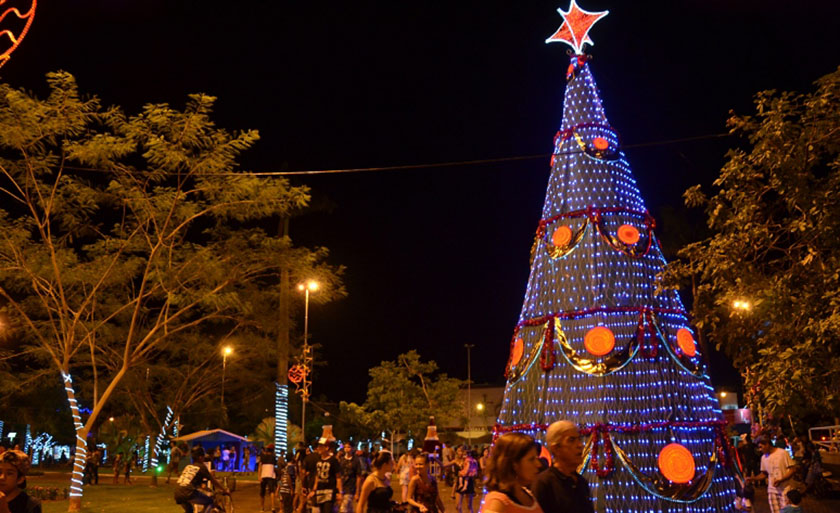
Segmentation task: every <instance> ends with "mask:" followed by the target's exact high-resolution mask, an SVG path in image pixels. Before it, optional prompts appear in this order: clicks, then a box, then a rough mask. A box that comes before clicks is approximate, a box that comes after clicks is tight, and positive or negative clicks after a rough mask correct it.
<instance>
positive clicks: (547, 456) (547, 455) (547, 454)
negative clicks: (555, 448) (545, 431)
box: [539, 444, 551, 464]
mask: <svg viewBox="0 0 840 513" xmlns="http://www.w3.org/2000/svg"><path fill="white" fill-rule="evenodd" d="M539 457H540V458H545V461H547V462H548V463H549V464H551V453H550V452H548V449H546V447H545V445H542V444H540V456H539Z"/></svg>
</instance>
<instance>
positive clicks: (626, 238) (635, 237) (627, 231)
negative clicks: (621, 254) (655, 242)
mask: <svg viewBox="0 0 840 513" xmlns="http://www.w3.org/2000/svg"><path fill="white" fill-rule="evenodd" d="M618 240H620V241H621V242H623V243H625V244H635V243H637V242H639V230H637V229H636V227H635V226H633V225H630V224H623V225H621V226H619V227H618Z"/></svg>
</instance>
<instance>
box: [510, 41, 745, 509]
mask: <svg viewBox="0 0 840 513" xmlns="http://www.w3.org/2000/svg"><path fill="white" fill-rule="evenodd" d="M596 139H603V141H598V145H599V146H600V147H601V148H606V149H604V150H599V151H594V148H595V146H594V141H595V140H596ZM582 149H583V151H581V150H582ZM593 210H602V211H604V212H609V213H608V214H603V215H599V216H598V223H597V224H596V225H595V226H597V227H598V229H592V228H593V227H594V226H593V227H590V229H588V230H586V231H585V233H583V236H582V237H581V238H580V240H579V241H577V245H576V246H575V248H574V251H571V252H567V253H565V254H564V255H563V256H560V257H552V256H551V255H550V251H549V249H550V248H548V247H547V245H548V244H551V243H552V239H551V234H552V233H553V231H554V230H555V229H557V227H559V226H568V227H569V228H570V229H571V230H572V232H573V233H577V231H578V230H579V229H580V226H581V223H582V220H581V218H580V217H579V216H578V217H576V216H575V215H574V213H575V212H590V213H591V212H592V211H593ZM646 213H647V209H646V207H645V203H644V201H643V199H642V196H641V194H640V192H639V189H638V186H637V184H636V181H635V180H634V178H633V176H632V173H631V170H630V166H629V164H628V163H627V161H626V158H625V155H624V152H623V151H622V150H621V140H620V137H619V135H618V132H617V131H616V130H615V129H613V128H612V127H611V125H610V123H609V121H608V119H607V117H606V114H605V111H604V108H603V105H602V102H601V99H600V97H599V95H598V89H597V86H596V84H595V81H594V79H593V77H592V74H591V72H590V69H589V65H588V63H587V59H586V58H585V56H583V57H582V56H577V55H576V56H574V57H572V63H571V65H570V73H569V80H568V83H567V87H566V93H565V99H564V110H563V121H562V125H561V128H560V131H559V132H558V135H557V137H555V141H554V155H553V158H552V172H551V176H550V178H549V180H548V187H547V190H546V196H545V203H544V206H543V211H542V216H541V217H542V219H543V220H547V222H543V223H541V225H540V226H541V229H542V230H543V231H542V232H540V231H539V230H538V238H540V239H539V240H541V241H542V242H540V243H539V244H538V245H536V246H535V250H534V254H533V263H532V266H531V275H530V277H529V279H528V283H527V287H526V292H525V299H524V302H523V305H522V311H521V313H520V317H519V322H518V325H517V329H516V331H515V336H514V338H521V339H522V341H523V349H524V350H523V354H524V355H532V354H534V353H533V351H534V350H535V349H539V344H540V343H541V342H542V341H543V340H544V338H545V336H546V333H547V331H546V326H545V319H551V322H554V321H553V319H554V318H555V317H556V318H557V319H560V323H561V325H562V334H563V335H565V337H566V339H567V341H568V344H569V345H570V346H571V347H572V348H573V349H574V350H575V351H576V352H577V353H579V354H581V353H582V354H587V355H588V353H587V352H586V349H585V347H584V344H583V341H584V337H585V335H586V333H587V332H588V331H589V330H590V329H592V328H593V327H596V326H604V327H606V328H608V329H610V330H611V331H612V333H613V334H614V335H615V340H616V349H615V350H618V349H620V348H621V347H624V346H625V342H623V341H626V340H631V339H632V338H633V337H639V336H643V337H645V338H644V342H645V343H644V344H642V346H641V349H640V351H639V353H638V354H636V355H635V357H634V358H632V360H630V361H629V363H627V364H626V365H625V366H623V367H621V368H620V369H617V370H614V372H611V373H609V374H605V375H591V374H588V373H586V372H581V371H580V370H577V369H575V368H574V367H572V365H571V364H570V362H569V361H568V360H567V359H565V358H564V357H562V356H561V355H559V354H555V355H554V356H555V357H554V362H555V363H554V364H553V366H549V367H547V368H548V369H549V370H548V371H547V372H546V371H544V370H543V367H541V366H539V365H533V363H534V361H535V360H533V359H531V360H529V359H527V358H525V357H523V358H522V359H521V360H520V361H521V364H520V365H521V366H522V369H517V370H516V371H515V372H513V373H511V379H510V380H509V382H508V384H507V387H506V390H505V396H504V400H503V404H502V408H501V413H500V415H499V419H498V422H499V425H500V426H501V427H502V428H503V427H504V426H515V429H517V430H518V431H522V432H525V433H527V434H530V435H532V436H534V437H536V438H537V439H543V437H544V431H543V426H545V425H547V424H550V423H551V422H554V421H557V420H561V419H570V420H573V421H574V422H576V423H578V424H580V425H581V426H593V425H616V426H627V427H633V426H637V427H638V426H641V425H646V426H650V429H646V430H636V431H633V430H631V429H629V428H628V430H623V431H622V430H619V431H615V432H611V436H612V438H613V441H614V442H615V444H616V445H617V446H619V447H621V449H622V450H623V451H624V453H625V454H626V456H627V457H628V458H630V460H631V461H632V462H633V464H634V465H635V466H636V467H637V469H638V470H639V471H641V472H644V473H645V474H648V475H657V474H658V472H659V467H658V461H657V458H658V455H659V452H660V450H661V449H662V448H663V447H664V446H665V445H667V444H669V443H679V444H681V445H683V446H684V447H685V448H686V449H688V451H689V452H690V453H691V454H692V456H693V457H694V460H695V462H708V461H709V458H710V456H711V455H713V454H716V452H715V451H716V450H717V448H716V447H718V446H719V445H718V446H716V443H717V444H719V440H718V438H717V437H718V432H717V428H716V427H713V426H714V425H716V423H719V422H720V421H721V419H722V418H723V416H722V413H721V411H720V406H719V404H718V401H717V399H716V397H715V395H714V391H713V389H712V387H711V385H710V383H709V380H708V376H706V375H705V373H703V372H700V370H701V369H702V361H701V359H700V357H699V355H698V356H695V357H691V358H689V357H688V356H687V355H685V354H683V353H682V352H681V351H680V350H679V348H678V347H677V346H676V345H675V341H676V338H675V337H676V332H677V330H679V329H680V328H688V326H689V323H688V317H687V315H686V313H685V308H684V307H683V304H682V301H681V300H680V298H679V295H678V294H677V293H676V292H674V291H666V292H662V293H659V294H656V291H655V276H656V274H657V273H658V272H659V271H660V270H661V269H662V267H663V265H664V264H665V260H664V257H663V256H662V250H661V248H660V246H659V242H658V241H657V240H656V238H655V235H654V234H653V228H654V227H655V225H654V224H649V223H648V221H646V217H645V216H646ZM587 215H588V214H587ZM589 219H590V220H593V219H594V218H593V217H589ZM623 225H630V226H633V227H635V228H636V229H637V230H638V231H639V234H640V240H639V241H638V242H636V243H635V244H625V243H624V242H622V241H621V240H619V238H617V237H615V236H616V234H617V231H618V229H619V227H621V226H623ZM576 240H577V239H576ZM642 246H649V248H647V250H646V251H638V250H637V249H638V248H639V247H642ZM575 312H581V314H580V315H577V314H575ZM640 312H642V313H641V314H640ZM644 312H651V313H644ZM640 315H642V318H641V322H640ZM640 325H641V326H642V327H643V328H644V332H643V333H641V334H640V333H639V330H640ZM557 335H558V334H557V333H556V332H553V336H554V337H556V336H557ZM554 342H555V343H554V348H555V351H557V347H558V346H557V344H556V340H555V341H554ZM663 346H664V349H663V350H659V351H657V350H656V349H658V348H662V347H663ZM588 357H589V358H592V359H594V360H598V358H601V357H596V356H593V355H588ZM605 357H606V356H605ZM598 361H600V360H598ZM602 457H603V456H602ZM700 467H702V465H700ZM700 467H698V468H700ZM701 473H702V472H700V471H698V472H697V474H698V475H699V474H701ZM584 476H585V477H586V478H587V480H588V481H589V482H590V486H591V491H592V494H593V500H594V501H595V503H596V504H601V505H603V511H608V512H612V511H615V512H618V511H621V512H634V511H639V512H642V511H643V512H646V513H648V512H669V513H674V512H680V513H689V512H690V513H700V512H702V513H711V512H713V511H723V510H728V509H729V508H730V506H731V504H732V503H733V501H734V498H735V496H734V482H733V480H732V476H731V472H730V471H729V469H728V468H726V467H725V466H723V465H722V464H718V468H716V469H715V472H714V478H713V479H712V482H711V485H710V486H709V488H708V490H707V491H706V492H705V493H704V494H702V495H701V496H700V497H699V499H697V500H696V501H694V502H685V501H683V502H679V501H676V500H674V499H669V498H667V497H664V496H660V495H657V493H653V492H651V490H649V489H646V488H645V487H644V486H642V484H640V482H639V480H638V476H635V477H634V475H633V474H632V473H631V472H630V471H629V470H628V468H625V466H623V465H622V464H621V463H620V462H619V463H616V465H615V469H614V471H613V472H611V473H609V475H608V477H603V478H599V477H598V476H597V475H595V472H593V471H592V470H587V471H585V472H584Z"/></svg>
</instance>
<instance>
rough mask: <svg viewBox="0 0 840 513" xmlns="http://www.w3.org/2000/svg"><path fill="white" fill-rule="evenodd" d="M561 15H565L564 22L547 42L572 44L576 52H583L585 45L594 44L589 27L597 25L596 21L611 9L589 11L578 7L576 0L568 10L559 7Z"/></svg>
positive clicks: (558, 10)
mask: <svg viewBox="0 0 840 513" xmlns="http://www.w3.org/2000/svg"><path fill="white" fill-rule="evenodd" d="M557 12H559V13H560V16H562V17H563V24H562V25H560V28H559V29H557V32H555V33H554V34H552V36H551V37H549V38H548V39H546V40H545V42H546V43H566V44H567V45H569V46H571V47H572V48H573V49H574V50H575V53H576V54H582V53H583V45H585V44H589V45H594V44H595V43H593V42H592V39H590V38H589V29H591V28H592V26H593V25H595V22H597V21H598V20H600V19H601V18H603V17H604V16H606V15H607V14H609V13H610V11H601V12H589V11H584V10H583V9H581V8H580V7H578V5H577V3H576V2H575V0H572V3H571V4H569V10H568V12H566V11H563V9H562V8H560V9H557Z"/></svg>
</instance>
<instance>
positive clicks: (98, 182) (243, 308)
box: [0, 72, 340, 509]
mask: <svg viewBox="0 0 840 513" xmlns="http://www.w3.org/2000/svg"><path fill="white" fill-rule="evenodd" d="M47 82H48V85H49V88H50V92H49V95H48V96H47V97H46V99H39V98H37V97H35V96H34V95H32V94H29V93H26V92H24V91H20V90H16V89H14V88H12V87H10V86H8V85H6V84H0V197H2V201H1V202H0V207H2V208H0V223H2V225H3V230H2V231H0V299H2V300H3V301H5V306H4V308H5V310H6V314H7V316H8V317H9V321H10V325H11V328H12V330H13V331H14V334H15V336H16V337H17V339H18V342H19V343H22V344H23V346H22V350H23V352H24V353H25V354H26V355H27V356H28V357H29V358H32V359H34V360H35V361H36V362H40V363H42V364H45V365H46V366H48V367H50V368H52V369H53V370H54V371H58V373H60V375H61V376H64V380H65V381H64V382H65V385H69V384H70V383H71V381H70V376H75V377H76V383H79V380H80V378H82V379H83V380H84V384H83V386H82V387H81V388H80V390H85V392H86V393H88V394H89V395H88V396H87V397H85V399H84V402H85V403H86V404H88V405H90V408H91V410H92V413H91V414H90V415H89V416H88V417H87V419H86V420H85V422H83V423H80V424H77V425H76V430H77V432H78V435H79V436H78V438H77V439H78V440H80V442H79V443H81V444H83V443H84V440H85V438H86V436H87V433H88V432H89V431H90V430H91V428H92V427H93V426H94V424H95V423H96V421H97V417H98V416H99V414H100V412H101V411H102V408H103V407H104V405H105V404H106V403H107V402H108V401H109V399H110V398H111V397H112V395H113V394H114V392H115V391H116V390H117V387H118V386H119V384H120V382H121V380H122V379H123V378H125V377H126V375H127V374H128V373H129V372H130V371H131V369H132V368H134V367H136V366H137V365H139V364H141V363H146V362H154V361H156V358H159V357H162V356H163V355H164V353H165V351H172V347H173V346H172V344H173V343H183V342H184V341H185V338H184V337H185V336H186V335H188V334H190V333H197V332H202V333H208V332H212V331H213V330H214V329H216V330H218V332H219V333H226V332H230V331H231V330H234V331H235V330H236V329H238V328H240V327H245V326H252V327H253V326H254V325H255V319H256V318H257V317H256V316H255V315H254V314H255V312H257V311H258V310H259V308H260V307H261V305H255V304H254V301H255V300H256V301H259V300H261V299H262V297H261V296H257V297H254V296H252V295H249V293H248V292H249V291H253V290H254V288H258V287H264V286H265V285H266V284H268V283H271V281H272V280H275V283H276V278H277V276H278V275H279V273H280V269H281V268H286V269H300V267H301V265H300V263H301V262H302V261H305V262H306V263H308V264H309V266H310V268H313V267H314V268H318V269H320V271H322V272H325V273H327V274H329V275H330V276H331V277H333V278H334V277H335V274H336V273H335V271H336V270H335V269H331V268H329V266H326V265H324V263H323V260H324V257H325V256H326V251H325V250H318V251H315V252H310V251H308V250H304V249H300V248H293V247H292V245H291V241H290V240H289V239H288V238H287V237H281V236H276V235H271V234H270V232H269V231H268V230H267V229H266V228H265V226H266V225H271V226H274V227H276V226H277V222H278V221H279V219H281V218H283V217H286V216H289V215H291V214H292V213H294V212H295V211H297V210H299V209H301V208H303V207H304V206H306V204H307V202H308V201H309V191H308V189H307V188H306V187H293V186H291V185H290V184H289V183H288V181H287V180H285V179H284V178H281V177H268V178H264V177H257V176H255V175H253V174H249V173H245V172H241V170H239V169H238V165H237V159H238V158H239V156H240V154H241V153H242V152H243V151H245V150H247V149H248V148H250V147H251V146H252V145H253V144H254V143H255V142H256V141H257V140H258V138H259V136H258V134H257V132H255V131H252V130H248V131H242V132H230V131H227V130H224V129H220V128H218V127H216V126H215V125H214V123H213V121H212V120H211V113H212V108H213V104H214V102H215V98H213V97H211V96H207V95H203V94H194V95H190V96H189V99H188V101H187V103H186V107H185V108H184V109H183V110H178V109H175V108H173V107H170V106H169V105H167V104H149V105H146V106H145V107H143V109H142V110H141V112H140V113H139V114H136V115H127V114H125V113H124V112H123V111H122V110H121V109H119V108H116V107H108V108H104V107H103V106H102V105H101V104H100V102H99V100H98V99H97V98H95V97H92V98H83V97H82V96H81V95H80V94H79V92H78V89H77V86H76V83H75V80H74V79H73V77H72V76H71V75H69V74H67V73H63V72H59V73H50V74H48V75H47ZM326 281H330V280H326ZM331 281H332V283H337V279H332V280H331ZM339 287H340V284H339ZM55 379H59V378H58V377H56V378H55ZM66 389H67V391H68V399H69V400H70V402H71V405H73V404H74V403H75V396H74V390H73V387H72V386H66ZM163 406H164V405H161V408H163ZM79 420H81V419H79ZM77 452H78V451H77ZM82 453H83V451H82ZM79 505H80V499H78V498H76V497H74V498H72V500H71V503H70V507H71V509H77V508H78V507H79Z"/></svg>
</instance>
